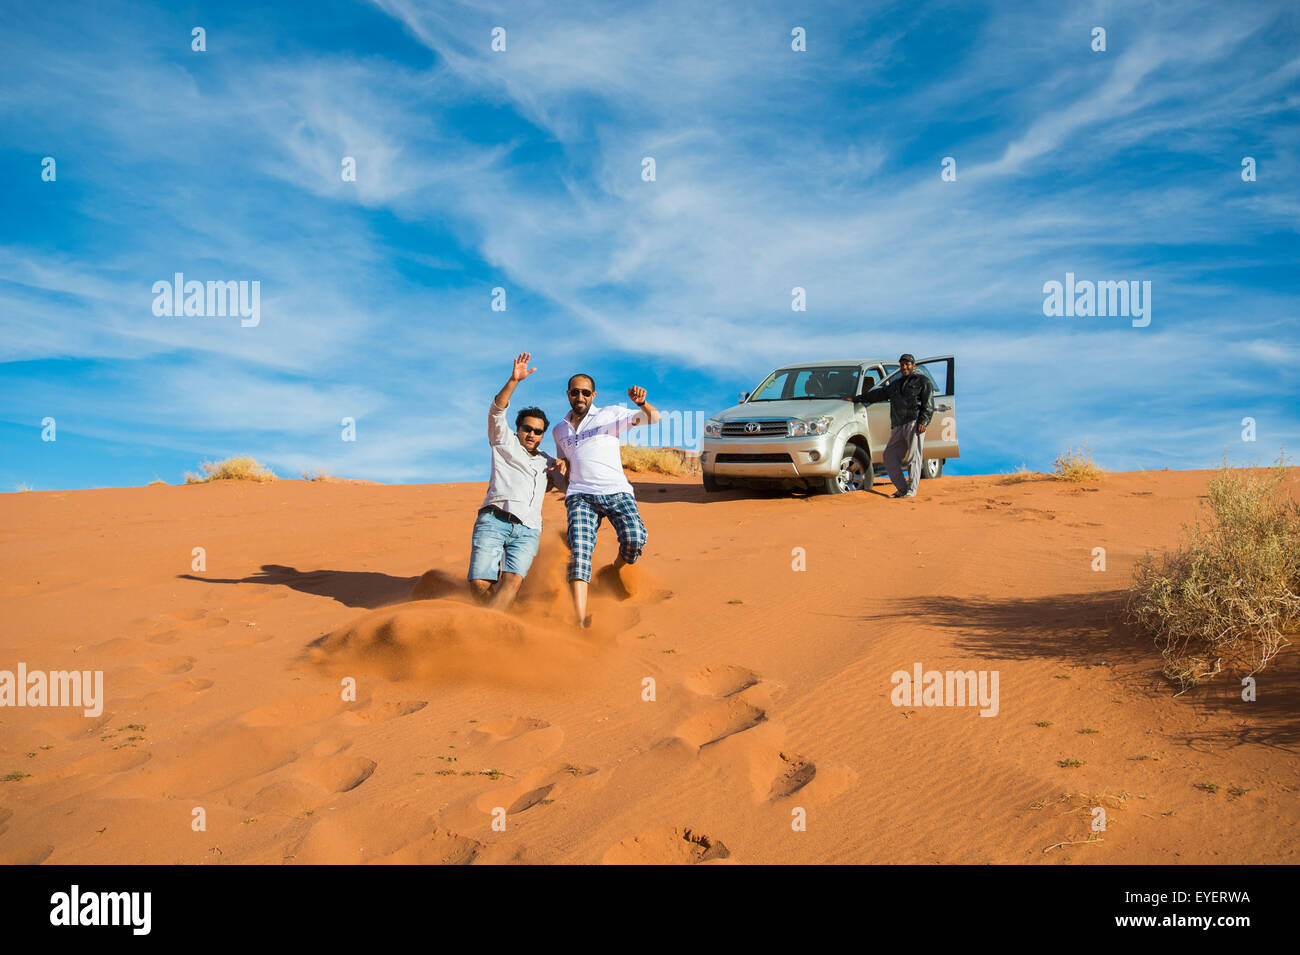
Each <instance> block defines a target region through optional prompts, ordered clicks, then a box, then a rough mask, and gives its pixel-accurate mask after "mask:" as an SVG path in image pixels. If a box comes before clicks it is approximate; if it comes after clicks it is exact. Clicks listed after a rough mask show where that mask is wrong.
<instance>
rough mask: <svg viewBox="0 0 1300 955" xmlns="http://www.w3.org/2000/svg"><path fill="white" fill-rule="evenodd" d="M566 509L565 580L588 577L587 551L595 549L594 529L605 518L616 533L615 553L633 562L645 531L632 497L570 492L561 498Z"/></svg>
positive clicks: (589, 559)
mask: <svg viewBox="0 0 1300 955" xmlns="http://www.w3.org/2000/svg"><path fill="white" fill-rule="evenodd" d="M564 507H565V510H567V511H568V512H569V579H570V580H591V554H592V551H594V550H595V549H596V529H597V528H598V527H600V521H601V519H602V518H606V517H607V518H609V522H610V523H611V524H613V525H614V533H616V534H617V535H618V555H619V556H620V557H622V558H623V560H624V562H626V563H629V564H635V563H636V560H637V558H638V557H640V556H641V548H643V547H645V541H646V530H645V524H644V523H643V522H642V520H641V515H640V514H639V513H638V512H637V509H636V498H635V497H633V496H632V495H631V494H628V493H627V492H626V491H623V492H620V493H618V494H570V495H568V496H567V497H566V498H565V499H564Z"/></svg>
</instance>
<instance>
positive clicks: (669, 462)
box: [618, 444, 699, 476]
mask: <svg viewBox="0 0 1300 955" xmlns="http://www.w3.org/2000/svg"><path fill="white" fill-rule="evenodd" d="M618 452H619V457H620V458H622V460H623V467H625V468H627V470H629V471H642V472H650V473H652V474H670V475H677V476H686V475H691V474H698V473H699V458H696V457H694V456H693V455H688V454H687V453H686V452H685V451H681V450H678V449H677V448H636V447H633V446H632V445H629V444H624V445H622V446H620V447H619V449H618Z"/></svg>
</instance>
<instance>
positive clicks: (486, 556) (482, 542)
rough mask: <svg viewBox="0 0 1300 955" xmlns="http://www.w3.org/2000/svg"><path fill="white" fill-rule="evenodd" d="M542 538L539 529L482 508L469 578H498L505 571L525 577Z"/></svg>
mask: <svg viewBox="0 0 1300 955" xmlns="http://www.w3.org/2000/svg"><path fill="white" fill-rule="evenodd" d="M541 540H542V532H541V531H540V530H538V529H537V528H535V527H528V526H526V525H524V524H517V523H515V522H514V521H508V520H506V519H505V518H504V517H501V516H500V515H499V514H497V512H496V511H490V510H485V511H483V512H482V513H481V514H479V516H478V520H476V521H475V522H474V537H473V541H472V543H473V546H472V548H471V550H470V555H469V579H470V580H497V579H499V578H500V575H501V574H502V573H507V574H518V575H519V576H520V577H523V576H525V575H526V574H527V573H528V568H529V567H531V566H532V565H533V558H534V557H536V556H537V545H538V544H540V543H541Z"/></svg>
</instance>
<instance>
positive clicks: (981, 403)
mask: <svg viewBox="0 0 1300 955" xmlns="http://www.w3.org/2000/svg"><path fill="white" fill-rule="evenodd" d="M1297 10H1298V8H1297V7H1296V5H1295V4H1293V3H1283V2H1277V3H1237V4H1232V5H1224V4H1219V3H1210V4H1203V5H1198V4H1194V3H1191V4H1189V3H1179V4H1147V3H1140V2H1138V3H1122V4H1121V3H1110V2H1107V3H1097V4H1087V3H1080V4H1069V5H1064V4H1025V5H1018V4H1003V3H999V4H996V5H994V4H988V5H976V4H953V3H933V4H927V3H920V4H918V3H898V4H889V3H885V4H864V3H842V4H822V5H807V4H777V3H757V4H756V3H744V4H723V3H719V4H699V3H696V2H684V3H662V4H646V3H626V4H622V3H601V4H597V5H581V6H578V5H566V4H562V3H556V2H545V3H540V2H539V3H509V4H482V5H475V4H458V3H432V2H429V3H424V2H416V0H376V2H368V3H360V2H339V0H327V2H323V3H317V4H312V5H311V6H310V7H309V6H306V5H302V6H301V7H299V6H297V5H293V4H265V3H260V2H259V3H238V2H229V0H223V2H221V3H181V4H160V5H148V4H117V3H112V2H95V3H59V4H52V5H41V6H33V5H31V4H17V3H13V2H6V3H4V4H3V6H0V54H2V55H0V89H2V90H3V96H2V98H0V180H2V182H3V186H2V187H0V188H2V189H3V192H2V193H0V195H2V196H3V200H2V202H0V205H2V207H3V212H4V214H3V216H0V325H2V326H3V335H2V336H0V349H2V351H0V361H3V365H2V366H0V490H4V491H9V490H13V489H14V488H15V487H17V486H18V485H26V486H29V487H33V488H37V489H47V488H79V487H98V486H115V485H134V484H144V483H147V482H148V481H150V480H152V479H153V478H155V477H160V478H162V479H164V480H166V481H169V482H177V481H180V480H181V479H182V477H183V473H184V472H185V471H187V470H196V468H197V465H198V463H199V462H200V461H202V460H210V459H215V458H220V457H226V456H229V455H232V454H252V455H254V456H256V457H258V458H260V459H262V460H264V461H266V462H268V463H270V464H271V465H272V467H273V468H275V470H276V471H277V472H278V473H279V474H281V475H282V476H290V477H296V476H297V475H298V474H299V472H300V471H301V470H303V469H320V468H324V469H327V470H329V471H331V472H332V473H334V474H336V475H340V476H350V477H362V478H370V479H374V480H380V481H385V482H403V483H407V482H426V481H457V480H483V479H485V478H486V474H487V467H488V463H489V461H488V454H487V451H486V447H485V443H486V442H485V431H486V427H485V409H486V405H487V402H488V400H489V399H490V397H491V395H492V394H493V393H494V392H495V391H496V389H497V388H498V387H499V386H500V384H501V383H502V381H504V379H505V377H506V376H507V375H508V373H509V369H510V363H511V359H512V358H513V355H514V354H515V353H516V352H518V351H520V350H528V351H531V352H532V353H533V356H534V364H536V365H537V367H538V368H539V371H538V373H537V374H536V375H534V376H533V377H532V378H530V379H529V380H528V381H527V382H526V383H525V384H524V385H523V386H522V387H521V389H520V391H519V392H518V397H517V401H525V402H528V403H538V404H540V405H541V406H542V407H543V408H545V409H546V410H547V411H548V412H549V413H550V415H551V417H552V418H553V419H554V418H555V417H557V416H558V415H559V414H561V413H562V412H563V411H565V410H566V408H567V405H566V404H565V402H564V399H563V395H562V391H563V386H564V381H565V379H566V378H567V376H568V375H569V374H570V373H571V372H574V371H578V370H583V371H588V372H590V373H591V374H593V375H594V376H595V378H596V379H597V384H598V386H599V390H600V397H599V398H598V399H597V400H598V402H601V403H608V402H610V401H615V402H617V401H618V400H620V399H625V390H626V388H627V387H628V386H630V385H633V384H639V385H643V386H644V387H646V388H647V389H648V391H649V397H650V400H651V401H653V402H654V403H656V404H657V405H658V406H659V407H660V408H661V409H677V410H681V411H683V412H694V411H696V410H699V411H703V412H705V413H706V414H707V413H713V412H715V411H718V410H720V409H722V408H724V407H727V406H728V405H730V404H731V403H732V402H733V401H734V399H735V395H736V393H737V392H738V391H741V390H749V389H750V388H752V387H753V386H754V385H755V384H756V383H757V382H758V381H759V380H760V379H761V378H762V377H763V376H764V375H765V374H766V373H767V372H768V371H770V370H771V369H772V368H774V367H776V366H777V365H778V364H781V363H785V362H791V361H803V360H810V359H818V358H841V357H895V356H897V355H898V353H899V352H901V351H904V350H906V351H912V352H915V353H917V354H918V355H921V354H923V353H924V354H927V355H928V354H948V353H952V354H955V355H956V356H957V369H958V371H957V377H958V407H959V436H960V439H961V445H962V450H963V456H962V458H961V460H960V462H953V467H952V468H951V471H952V473H990V472H998V471H1006V470H1010V469H1012V468H1014V467H1016V466H1017V465H1019V464H1021V463H1025V464H1027V465H1029V466H1030V467H1031V468H1036V469H1050V467H1051V461H1052V459H1053V458H1054V457H1055V456H1056V454H1057V453H1059V452H1060V451H1061V450H1063V449H1064V448H1065V447H1066V446H1068V445H1077V444H1080V443H1085V442H1086V443H1088V444H1089V445H1090V446H1091V447H1092V449H1093V451H1094V453H1095V456H1096V458H1097V460H1098V462H1099V463H1100V464H1102V465H1103V466H1105V467H1108V468H1111V469H1116V470H1131V469H1137V468H1160V467H1165V466H1169V467H1173V468H1191V467H1210V466H1213V465H1214V464H1215V463H1217V462H1218V461H1220V460H1221V459H1222V458H1223V457H1224V455H1225V454H1226V455H1227V456H1228V458H1229V459H1230V460H1232V461H1234V462H1236V463H1249V462H1251V461H1264V462H1267V461H1271V460H1273V459H1274V458H1275V457H1276V456H1277V453H1278V451H1279V450H1280V449H1281V448H1282V447H1283V446H1286V447H1287V448H1288V449H1292V450H1294V449H1295V448H1296V447H1297V445H1298V444H1300V441H1298V440H1297V439H1298V438H1300V411H1298V409H1300V400H1298V399H1300V378H1298V377H1297V373H1296V367H1297V363H1298V362H1300V334H1298V332H1300V315H1298V314H1297V302H1298V301H1300V297H1298V294H1297V293H1298V292H1300V267H1298V265H1297V263H1298V262H1300V242H1298V241H1297V234H1296V233H1297V228H1298V227H1300V159H1298V158H1297V157H1298V156H1300V150H1298V149H1297V147H1298V146H1300V42H1298V41H1300V13H1298V12H1297ZM1097 26H1101V27H1104V28H1105V29H1106V31H1107V32H1106V47H1107V48H1106V50H1105V52H1095V51H1094V50H1093V49H1091V43H1092V30H1093V28H1094V27H1097ZM194 27H203V28H204V29H205V30H206V44H207V50H206V51H205V52H195V51H193V50H191V30H192V29H193V28H194ZM494 27H503V28H504V29H505V31H506V51H505V52H493V51H492V49H491V40H492V30H493V28H494ZM794 27H803V28H804V29H805V31H806V35H807V50H806V52H795V51H793V50H792V49H791V30H792V29H793V28H794ZM47 156H50V157H54V159H55V161H56V163H57V166H56V170H57V178H56V180H55V181H53V182H45V181H42V178H41V168H42V160H43V158H44V157H47ZM345 156H351V157H354V158H355V160H356V167H357V179H356V181H355V182H344V181H343V180H342V177H341V175H340V169H341V162H342V159H343V157H345ZM646 156H651V157H654V159H655V162H656V175H657V178H656V181H654V182H646V181H643V179H642V177H641V170H642V159H643V157H646ZM948 156H951V157H953V158H955V160H956V163H957V179H956V181H953V182H945V181H942V180H941V177H940V172H941V163H942V161H943V159H944V157H948ZM1246 156H1250V157H1254V159H1255V161H1256V163H1257V181H1255V182H1244V181H1243V180H1242V176H1241V162H1242V159H1243V157H1246ZM176 272H181V273H184V274H185V276H186V278H187V279H198V280H201V281H206V280H214V281H217V280H220V281H258V282H260V288H261V321H260V324H258V325H257V326H256V327H247V328H245V327H241V325H240V323H239V320H238V319H236V318H229V317H224V318H223V317H198V316H190V317H159V316H155V315H154V314H153V310H152V307H151V306H152V303H153V299H154V295H153V292H152V287H153V284H154V282H156V281H158V280H170V279H171V277H172V275H173V274H174V273H176ZM1067 272H1074V273H1075V274H1076V275H1077V276H1078V278H1080V279H1091V280H1107V281H1117V280H1138V281H1150V282H1151V283H1152V303H1151V304H1152V312H1151V319H1152V320H1151V323H1150V325H1149V326H1147V327H1145V328H1135V327H1132V325H1131V323H1130V321H1129V320H1128V319H1125V318H1115V317H1108V318H1079V317H1073V318H1066V317H1059V318H1058V317H1050V318H1049V317H1046V316H1044V314H1043V300H1044V293H1043V284H1044V283H1045V282H1048V281H1053V280H1055V281H1064V279H1065V274H1066V273H1067ZM497 286H500V287H502V288H505V289H506V293H507V306H508V307H507V310H506V311H505V312H495V311H493V310H492V309H491V300H492V298H491V296H492V289H493V288H494V287H497ZM796 286H798V287H802V288H805V289H806V290H807V301H808V307H807V311H805V312H794V311H792V310H791V307H790V304H791V289H792V288H794V287H796ZM46 417H53V418H54V419H55V420H56V422H57V440H56V441H54V442H44V441H42V440H41V431H42V429H41V422H42V420H43V419H44V418H46ZM344 417H351V418H354V419H355V420H356V441H354V442H345V441H343V440H341V433H342V427H341V425H340V422H341V419H342V418H344ZM1244 417H1252V418H1254V419H1255V420H1256V422H1257V425H1256V427H1257V440H1256V441H1255V442H1254V443H1246V442H1243V441H1242V439H1241V431H1242V426H1241V420H1242V418H1244ZM548 441H549V439H548Z"/></svg>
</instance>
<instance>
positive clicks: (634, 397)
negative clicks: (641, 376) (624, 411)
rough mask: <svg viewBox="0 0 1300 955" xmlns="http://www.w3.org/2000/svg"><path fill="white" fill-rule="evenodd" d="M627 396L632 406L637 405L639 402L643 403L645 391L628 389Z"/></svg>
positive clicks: (642, 389) (634, 388)
mask: <svg viewBox="0 0 1300 955" xmlns="http://www.w3.org/2000/svg"><path fill="white" fill-rule="evenodd" d="M627 396H628V398H630V399H631V401H632V404H634V405H639V404H641V402H643V401H645V389H644V388H636V387H633V388H629V389H628V390H627Z"/></svg>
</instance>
